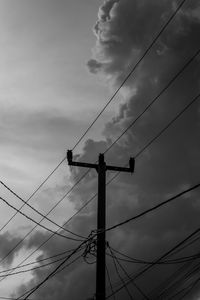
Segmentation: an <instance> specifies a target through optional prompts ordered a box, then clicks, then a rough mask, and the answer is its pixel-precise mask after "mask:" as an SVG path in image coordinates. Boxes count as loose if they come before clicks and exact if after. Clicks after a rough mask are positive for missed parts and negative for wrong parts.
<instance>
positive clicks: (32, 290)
mask: <svg viewBox="0 0 200 300" xmlns="http://www.w3.org/2000/svg"><path fill="white" fill-rule="evenodd" d="M85 243H86V241H84V242H82V243H81V244H79V246H78V247H77V248H76V249H75V250H74V251H73V252H72V253H71V254H69V255H68V256H67V257H66V258H65V259H64V261H62V262H61V263H60V264H59V265H58V266H57V267H56V268H55V269H54V270H53V271H51V272H50V273H49V275H47V276H46V277H45V278H44V279H43V280H42V281H41V282H40V283H39V284H37V285H36V286H35V287H34V288H32V289H31V290H30V291H29V292H28V294H27V292H26V296H25V298H24V300H27V299H28V297H29V296H31V295H32V294H33V293H34V292H35V291H36V290H38V289H39V288H40V286H42V285H43V284H44V283H45V282H46V281H48V280H49V279H50V278H51V277H52V276H54V275H55V274H56V272H57V271H59V269H60V268H61V267H62V266H63V265H64V264H65V263H66V262H67V261H68V260H69V259H70V258H71V257H72V256H73V255H74V254H76V253H77V252H78V251H79V250H80V249H81V248H82V246H83V245H84V244H85ZM72 262H74V261H72ZM69 265H71V263H69V264H68V265H67V266H69ZM65 267H66V266H64V267H63V268H65ZM22 297H24V295H21V296H20V297H18V298H17V299H16V300H20V299H21V298H22Z"/></svg>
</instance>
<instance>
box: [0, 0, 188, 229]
mask: <svg viewBox="0 0 200 300" xmlns="http://www.w3.org/2000/svg"><path fill="white" fill-rule="evenodd" d="M185 2H186V0H182V1H181V2H180V4H179V5H178V6H177V8H176V9H175V10H174V12H173V13H172V15H171V16H170V17H169V19H168V20H167V21H166V23H165V24H164V25H163V26H162V28H161V29H160V31H159V32H158V34H157V35H155V37H154V39H153V40H152V42H151V43H150V45H149V46H148V47H147V49H146V50H145V51H144V53H143V54H142V56H141V57H140V58H139V60H138V61H137V63H136V64H135V65H134V67H133V68H132V69H131V71H130V72H129V74H128V75H127V76H126V77H125V79H124V80H123V81H122V83H121V84H120V86H119V87H118V89H117V90H116V91H115V93H114V94H113V96H112V97H111V98H110V99H109V100H108V101H107V103H106V105H105V106H104V107H103V109H102V110H101V111H100V112H99V114H98V115H97V117H96V118H95V119H94V121H93V122H92V123H91V124H90V125H89V127H88V128H87V129H86V131H85V132H84V134H83V135H82V136H81V137H80V138H79V140H78V141H77V142H76V144H75V145H74V147H73V148H72V150H74V149H75V148H76V147H77V146H78V144H79V143H80V142H81V141H82V140H83V138H84V137H85V135H86V134H87V133H88V131H89V130H90V129H91V128H92V126H93V125H94V124H95V123H96V121H97V120H98V118H99V117H100V116H101V114H102V113H103V112H104V111H105V109H106V108H107V107H108V105H109V104H110V103H111V102H112V100H113V99H114V98H115V96H116V95H117V94H118V92H119V91H120V89H121V88H122V87H123V85H124V84H125V83H126V81H127V80H128V79H129V78H130V76H131V75H132V74H133V73H134V71H135V70H136V68H137V67H138V66H139V64H140V63H141V62H142V61H143V59H144V58H145V56H146V55H147V54H148V52H149V51H150V49H151V48H152V47H153V45H154V44H155V43H156V41H157V40H158V39H159V37H160V36H161V34H162V33H163V32H164V31H165V29H166V28H167V27H168V26H169V24H170V23H171V22H172V21H173V19H174V18H175V16H176V15H177V13H178V12H179V11H180V9H181V8H182V6H183V5H184V3H185ZM65 159H66V158H65V157H64V158H63V159H62V160H61V161H60V162H59V163H58V165H57V166H56V167H55V168H54V169H53V170H52V172H51V173H50V174H49V175H48V176H47V177H46V178H45V180H44V181H43V182H42V183H41V184H40V185H39V186H38V188H37V189H36V190H35V191H34V192H33V193H32V194H31V195H30V197H29V198H28V199H27V200H26V203H28V202H29V201H30V200H31V199H32V198H33V196H34V195H35V194H36V193H37V192H38V191H39V190H40V188H41V187H42V186H43V185H44V184H45V183H46V182H47V181H48V179H49V178H50V177H51V176H52V175H53V174H54V173H55V171H56V170H57V169H58V168H59V167H60V165H61V164H62V163H63V162H64V161H65ZM24 205H25V203H24V204H23V205H22V206H21V208H20V210H21V209H22V208H23V206H24ZM16 215H17V212H16V213H15V214H14V215H13V216H12V217H11V218H10V219H9V220H8V221H7V222H6V223H5V224H4V225H3V227H2V228H1V229H0V232H1V230H3V229H4V228H5V227H6V226H7V225H8V224H9V223H10V222H11V221H12V219H13V218H14V217H15V216H16Z"/></svg>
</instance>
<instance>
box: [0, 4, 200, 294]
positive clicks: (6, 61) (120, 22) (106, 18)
mask: <svg viewBox="0 0 200 300" xmlns="http://www.w3.org/2000/svg"><path fill="white" fill-rule="evenodd" d="M179 3H180V1H175V0H174V1H172V0H151V1H148V0H142V1H141V0H106V1H104V2H103V1H100V0H98V1H97V0H85V1H80V0H79V1H78V0H73V1H72V0H65V1H64V0H58V1H53V0H40V1H39V0H35V1H34V0H29V1H26V0H17V1H14V0H0V36H1V52H0V64H1V68H0V70H1V71H0V78H1V80H0V101H1V110H0V116H1V118H0V140H1V144H0V147H1V157H0V170H1V179H0V180H1V181H2V182H3V183H5V184H6V185H7V186H8V187H9V188H10V189H12V190H13V191H14V192H15V193H17V194H18V195H19V196H20V197H22V198H23V199H24V200H27V199H29V197H30V196H31V195H32V193H33V192H34V191H35V190H36V189H37V187H38V186H39V185H40V184H41V183H42V182H43V180H44V179H45V178H46V177H47V176H48V175H49V174H50V172H51V171H52V170H53V169H54V168H55V167H56V165H57V164H58V163H59V162H60V161H61V160H62V159H63V158H64V157H65V155H66V150H67V149H72V148H73V147H74V146H75V145H76V143H77V141H78V140H79V138H80V137H81V136H82V134H83V133H84V132H85V130H86V129H87V128H88V126H89V125H90V124H91V122H92V121H93V120H94V118H95V117H96V116H97V115H98V113H99V112H100V110H101V109H102V108H103V107H104V105H105V104H106V103H107V101H108V100H109V99H110V97H112V95H113V94H114V92H115V91H116V90H117V89H118V87H119V86H120V85H121V83H122V82H123V80H124V78H126V76H127V75H128V74H129V72H130V71H131V70H132V68H133V66H134V65H135V64H136V63H137V61H138V59H140V57H141V56H142V54H143V53H144V52H145V50H146V49H147V47H148V46H149V45H150V44H151V42H152V40H153V39H154V37H155V36H156V34H157V33H158V32H159V30H160V29H161V28H162V26H163V24H165V23H166V22H167V20H168V19H169V17H170V16H171V15H172V13H173V12H174V11H175V9H176V8H177V5H178V4H179ZM199 35H200V5H199V2H198V1H197V0H186V1H185V3H184V5H183V6H182V7H181V9H180V10H179V12H178V13H177V15H176V16H175V18H174V19H173V20H172V22H170V24H169V25H168V26H167V28H166V29H165V30H164V31H163V33H162V34H161V36H160V38H159V39H158V40H157V41H156V43H155V44H154V45H153V46H152V47H151V49H150V51H149V52H148V53H147V54H146V55H145V57H144V59H142V61H141V63H140V64H139V65H138V67H137V68H136V69H135V71H134V72H133V74H132V75H131V76H130V77H129V79H128V80H127V81H126V82H125V84H124V85H123V87H122V88H121V89H120V91H119V92H118V94H117V95H116V97H115V98H114V99H113V101H112V102H111V104H110V105H109V106H108V107H107V108H106V110H105V111H104V113H103V114H102V115H101V116H100V118H99V119H98V121H97V122H95V124H94V126H93V127H92V128H91V129H90V130H89V131H88V133H87V135H86V136H85V137H84V139H83V140H81V142H80V143H79V144H78V145H77V147H75V149H74V159H75V160H79V161H83V162H91V163H94V162H95V161H96V160H97V159H98V155H99V153H103V152H104V151H106V150H107V149H108V148H109V150H108V151H107V152H106V154H105V160H106V163H108V164H113V165H117V166H124V165H126V164H127V163H128V161H129V158H130V157H136V164H135V172H134V174H133V175H130V174H126V173H121V174H120V175H119V176H117V177H116V179H114V180H113V181H112V182H111V183H110V184H109V185H108V186H107V200H106V201H107V202H106V205H107V214H106V216H107V220H106V223H107V227H110V226H112V225H114V224H117V223H119V222H122V221H124V220H126V219H128V218H131V217H133V216H134V215H136V214H138V213H140V212H142V211H145V210H146V209H148V208H150V207H152V206H154V205H156V204H158V203H161V202H162V201H164V200H166V199H168V198H170V197H172V196H173V195H176V194H177V193H179V192H181V191H183V190H185V189H187V188H189V187H191V186H193V185H195V184H197V183H199V171H200V159H199V158H200V155H199V153H200V135H199V132H200V105H199V98H198V99H197V101H196V102H194V103H193V105H191V106H190V107H189V108H188V109H187V110H186V111H185V112H184V114H183V115H181V116H180V117H179V118H178V119H177V120H176V122H174V123H173V124H172V125H171V126H170V127H169V128H168V129H167V130H166V131H165V132H164V133H163V134H162V135H161V136H160V137H159V138H158V139H157V140H155V141H154V142H153V143H152V144H151V145H150V146H149V147H147V149H145V150H144V151H142V152H141V153H140V150H141V149H143V147H145V145H147V144H148V143H149V141H151V140H152V139H153V138H154V137H155V136H156V135H157V134H158V133H159V132H160V131H161V130H162V129H163V128H164V127H165V126H166V125H167V124H168V123H169V122H170V121H171V120H172V119H173V118H175V117H176V115H177V114H178V113H179V112H180V111H181V110H183V109H184V107H185V106H186V105H187V104H188V103H189V102H190V101H191V100H192V99H193V98H194V97H196V96H197V95H198V93H199V85H200V79H199V78H200V76H199V75H200V68H199V63H200V57H199V56H198V55H197V56H196V57H195V58H194V59H193V60H191V62H190V63H189V64H188V66H187V67H185V69H184V70H183V71H182V72H181V73H180V75H179V76H178V77H177V78H176V79H175V80H174V82H172V83H171V84H170V86H169V87H168V88H167V90H166V91H164V92H163V93H162V95H161V96H160V97H159V98H158V99H157V100H156V101H155V103H154V104H153V105H152V106H151V107H150V108H149V109H148V110H147V111H146V112H145V113H144V114H143V115H142V117H141V118H139V119H138V121H137V122H135V123H134V124H133V126H132V127H130V124H131V123H133V122H134V120H135V119H136V118H137V116H138V115H140V114H141V112H142V111H143V110H144V109H145V108H146V107H147V105H148V104H149V103H150V102H151V101H152V99H154V98H155V97H156V96H157V95H158V94H159V93H160V91H161V90H162V89H163V88H164V87H165V86H167V85H168V83H169V82H170V80H171V79H172V78H173V77H174V76H175V75H176V74H177V73H178V72H179V71H180V70H181V68H182V67H183V66H184V65H185V64H186V63H187V62H188V61H189V60H190V59H191V57H193V56H194V54H195V53H196V52H197V51H198V50H199V47H200V44H199ZM128 127H130V128H129V130H128V131H127V132H126V134H124V135H123V136H122V137H120V135H121V134H122V133H123V132H124V131H125V130H126V128H128ZM118 137H120V139H119V141H118V142H117V143H114V145H113V146H112V143H113V142H115V140H116V139H118ZM111 146H112V147H111ZM110 147H111V148H110ZM84 172H85V169H82V168H77V167H70V168H69V167H68V166H67V162H66V161H64V162H63V164H62V165H61V166H60V167H59V168H58V170H56V172H54V174H53V175H52V176H51V178H50V179H49V180H48V181H47V182H46V183H45V184H44V185H43V186H42V187H41V188H40V189H39V191H38V192H37V193H36V194H34V195H33V196H31V199H30V202H29V203H30V204H31V205H32V206H33V207H34V208H35V209H37V210H38V211H39V212H40V213H42V214H46V213H48V212H49V211H50V209H51V208H52V207H54V205H57V204H56V203H57V202H58V201H60V199H62V198H63V197H64V195H65V194H67V196H66V197H64V198H63V199H62V201H61V202H60V203H59V205H58V206H57V207H56V208H55V209H54V210H53V211H52V212H51V213H49V215H48V217H49V218H50V219H52V220H53V221H54V222H56V223H57V224H59V225H60V226H64V227H65V229H69V230H71V231H73V232H75V233H77V234H78V235H81V236H84V237H87V236H88V235H89V234H90V233H91V232H92V230H95V229H96V211H97V207H96V203H97V200H96V198H95V199H93V201H91V203H90V204H89V205H87V207H86V208H85V209H83V210H82V211H81V213H79V214H77V215H76V216H75V217H74V218H73V219H72V220H71V221H70V223H69V224H67V225H65V222H66V221H67V220H68V219H69V218H70V217H71V215H72V214H74V213H76V212H77V210H79V209H80V208H81V207H82V205H84V204H85V203H86V202H87V201H88V200H89V199H91V197H93V195H95V194H96V192H97V174H96V171H94V170H92V171H91V172H90V173H89V174H88V175H87V176H85V178H84V179H83V180H82V181H81V182H80V183H79V184H77V185H76V187H75V188H74V189H73V190H72V191H71V192H70V193H68V191H69V190H70V188H71V187H73V185H74V184H76V182H77V180H78V179H79V178H81V176H82V175H83V174H84ZM114 175H116V174H115V173H113V172H109V171H108V172H107V180H110V179H111V178H112V176H114ZM199 194H200V191H199V189H195V190H194V191H192V192H190V193H187V194H185V195H184V196H182V197H180V198H178V199H176V201H174V202H173V203H169V204H168V205H166V206H164V207H162V208H160V209H158V210H156V211H154V212H152V213H149V214H148V215H146V216H144V217H142V218H139V219H138V220H136V221H132V222H129V223H127V224H126V225H123V226H120V227H118V228H116V229H114V230H111V231H110V232H108V233H107V237H106V239H107V241H108V242H109V245H110V247H111V249H112V248H113V249H115V250H117V251H120V252H122V253H124V254H126V255H128V256H130V257H132V258H135V259H138V260H143V261H152V260H154V259H156V258H158V257H159V256H161V255H163V253H165V252H167V251H168V250H169V249H170V248H172V247H173V246H174V245H176V244H177V243H179V242H180V241H182V240H183V239H184V238H186V237H187V236H188V235H189V234H191V233H192V232H194V231H195V230H196V229H197V228H198V227H199V214H200V203H199ZM1 197H2V198H3V199H6V201H7V202H8V203H9V204H11V205H13V206H14V207H15V208H20V206H21V205H22V202H21V201H20V200H19V199H17V198H16V197H15V196H14V195H13V194H12V193H11V192H10V191H8V189H6V188H5V186H3V185H2V184H1ZM22 212H23V213H24V214H26V215H28V216H29V218H32V219H33V220H35V221H36V222H39V221H40V220H41V215H39V214H38V213H37V212H35V211H33V210H32V209H31V208H30V207H27V206H24V207H23V208H22ZM14 213H15V211H14V209H13V208H11V207H8V205H6V204H5V202H4V203H3V202H2V203H1V210H0V217H1V218H0V228H1V229H0V230H1V231H0V241H1V247H0V264H1V270H0V271H2V270H7V269H9V268H11V267H15V266H17V265H18V264H20V263H22V261H24V262H23V263H27V262H28V263H30V262H37V264H36V265H37V266H39V267H40V266H42V264H43V262H41V261H39V260H41V259H43V258H47V257H51V256H53V255H57V254H59V253H61V252H64V251H67V250H69V249H74V248H76V247H77V246H78V245H79V244H80V242H78V241H73V240H67V239H64V238H63V237H62V236H54V237H53V238H52V239H50V240H49V241H48V242H47V243H46V244H44V245H43V246H41V244H42V243H43V242H44V241H45V240H47V239H48V238H49V236H50V233H49V232H48V231H47V230H45V229H44V228H43V229H42V228H39V226H38V227H37V228H36V229H34V230H33V232H31V234H30V235H28V236H26V235H27V233H28V232H29V231H31V230H32V228H33V227H34V225H35V224H34V223H33V221H31V220H30V219H27V218H25V217H24V216H23V215H20V213H18V214H17V215H16V216H15V217H13V219H12V220H11V221H10V222H9V224H8V225H6V226H5V227H3V226H4V224H5V223H6V222H7V221H8V220H9V219H10V218H11V217H12V216H13V214H14ZM41 224H43V225H44V226H46V227H48V228H49V229H50V230H53V231H55V230H57V228H58V227H56V226H55V224H54V225H53V224H52V223H50V222H49V221H47V220H46V221H45V220H44V221H42V222H41ZM63 224H64V225H63ZM60 234H62V235H65V234H66V232H65V230H64V229H63V230H61V231H60ZM70 236H71V237H74V236H72V235H70ZM25 237H26V238H25ZM22 239H23V242H21V240H22ZM16 245H18V246H16ZM13 247H16V248H15V249H14V250H13V251H12V252H11V253H10V254H9V256H8V257H6V258H5V256H6V255H7V253H9V252H10V251H11V250H12V249H13ZM38 247H41V248H40V249H39V250H37V248H38ZM109 249H110V248H109V247H108V249H107V253H108V255H107V269H108V273H109V274H110V280H111V282H112V284H113V288H114V290H115V289H117V288H118V287H119V286H120V280H119V277H118V273H117V271H116V270H115V264H114V261H113V260H112V258H111V257H110V256H109V253H110V255H112V252H109V251H110V250H109ZM198 249H199V240H197V241H196V242H195V243H193V244H191V245H189V246H188V247H187V248H185V249H183V250H182V251H181V252H179V253H177V254H175V255H174V256H172V258H173V259H177V258H182V257H186V256H191V255H194V254H196V253H198ZM36 250H37V251H36ZM33 252H34V253H33ZM32 253H33V255H32V256H31V254H32ZM28 256H30V257H28ZM117 256H118V257H120V256H119V254H117ZM27 257H28V258H27ZM76 257H77V261H75V262H74V263H72V265H70V266H66V268H65V269H64V270H63V271H62V272H60V273H58V274H56V275H55V276H54V277H52V278H50V279H49V280H48V281H47V282H45V283H44V285H42V286H41V287H40V288H39V289H38V290H37V291H35V293H34V294H33V295H31V296H30V298H31V299H39V300H40V299H45V300H53V299H61V300H62V299H63V300H64V299H71V300H75V299H76V300H79V299H85V300H88V299H93V297H94V294H95V261H94V257H93V256H92V255H89V254H88V255H87V256H86V257H84V255H82V256H80V258H78V256H76V255H75V256H74V258H76ZM26 258H27V260H25V259H26ZM3 259H4V260H3ZM49 261H53V258H50V259H49V260H48V262H49ZM69 262H70V261H69ZM120 263H121V264H122V266H123V267H124V268H125V270H126V272H128V274H130V275H131V276H134V275H135V274H137V272H138V270H140V269H141V265H140V264H136V263H134V264H133V263H130V262H129V263H128V262H124V261H120ZM197 263H198V260H197V261H192V262H191V264H189V263H188V265H187V266H186V265H185V264H184V263H182V264H180V263H179V264H171V265H160V266H155V267H154V268H152V270H151V271H149V272H146V273H145V274H144V275H143V276H141V277H140V278H138V279H137V280H135V284H136V285H137V286H138V287H139V289H137V288H136V287H135V285H132V284H129V285H128V290H127V289H122V290H121V291H119V292H118V293H116V298H115V299H118V300H121V299H131V296H130V294H131V295H132V297H133V298H134V299H139V300H140V299H144V295H142V294H141V292H140V291H139V290H142V291H143V293H144V294H145V295H146V296H148V297H149V299H172V298H171V297H172V296H173V295H174V294H175V293H176V292H177V290H181V289H184V288H185V287H187V286H188V285H189V284H192V283H193V282H195V280H197V284H196V285H195V286H194V288H193V289H192V290H191V292H190V293H189V294H188V295H186V296H185V298H184V299H194V300H195V299H200V284H199V282H198V275H199V274H198V272H197V273H194V274H193V275H192V276H191V277H190V278H189V279H188V278H186V277H185V278H184V280H182V281H180V282H177V284H176V285H175V286H171V287H170V289H169V290H167V291H165V293H166V294H163V295H162V294H161V296H160V297H159V296H158V295H159V293H161V292H162V285H163V284H164V286H165V287H166V282H165V280H166V279H167V278H168V277H169V276H170V275H172V274H173V273H174V272H175V271H176V270H178V268H180V266H184V267H185V268H186V269H185V270H186V271H187V270H189V268H194V267H195V266H196V265H195V264H197ZM31 266H32V265H31ZM34 266H35V265H34ZM55 266H56V264H54V265H53V266H49V267H44V268H38V269H35V270H32V272H28V273H22V274H16V275H13V276H7V278H6V279H4V280H2V281H0V297H11V298H13V299H17V297H19V296H21V295H23V294H24V293H25V292H26V291H28V290H30V289H31V288H33V287H34V286H36V285H37V284H39V283H40V282H41V281H42V280H43V279H44V278H45V277H46V276H47V275H48V274H49V273H50V272H51V271H52V270H53V269H54V268H55ZM27 268H28V267H27ZM29 268H30V266H29ZM118 268H120V265H118ZM187 268H188V269H187ZM120 274H121V277H123V278H126V274H125V273H123V270H122V269H120ZM108 284H109V281H108ZM159 286H160V289H159V288H158V287H159ZM106 293H107V295H110V294H111V293H112V290H111V288H110V287H109V286H108V287H107V290H106ZM167 293H168V294H167ZM179 296H180V294H177V295H176V296H173V299H180V298H178V297H179ZM110 299H112V297H111V298H110ZM113 299H114V298H113Z"/></svg>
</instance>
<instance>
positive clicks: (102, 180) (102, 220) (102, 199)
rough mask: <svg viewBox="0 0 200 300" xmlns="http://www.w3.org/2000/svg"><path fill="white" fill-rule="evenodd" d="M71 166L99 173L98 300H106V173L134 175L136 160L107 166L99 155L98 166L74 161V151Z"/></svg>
mask: <svg viewBox="0 0 200 300" xmlns="http://www.w3.org/2000/svg"><path fill="white" fill-rule="evenodd" d="M67 161H68V165H69V166H76V167H84V168H92V169H96V171H97V173H98V205H97V206H98V207H97V230H98V233H99V234H98V235H97V263H96V300H105V299H106V291H105V290H106V289H105V287H106V257H105V252H106V232H105V230H106V171H107V170H108V171H117V172H128V173H133V172H134V168H135V159H134V158H133V157H131V158H130V160H129V167H115V166H107V165H106V162H105V161H104V154H102V153H101V154H99V160H98V163H97V164H90V163H85V162H76V161H73V153H72V150H68V151H67Z"/></svg>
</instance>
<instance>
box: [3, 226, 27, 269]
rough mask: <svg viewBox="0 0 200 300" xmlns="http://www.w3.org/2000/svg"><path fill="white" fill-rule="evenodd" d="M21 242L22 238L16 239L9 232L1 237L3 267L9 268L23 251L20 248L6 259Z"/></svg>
mask: <svg viewBox="0 0 200 300" xmlns="http://www.w3.org/2000/svg"><path fill="white" fill-rule="evenodd" d="M20 240H21V238H20V237H17V236H16V237H15V236H13V235H11V234H9V233H8V232H5V233H3V234H1V235H0V245H1V247H0V260H2V262H1V264H2V265H3V266H6V267H8V266H9V265H10V264H11V263H12V262H13V259H14V257H15V256H16V255H17V254H18V252H19V251H20V250H21V248H22V247H18V248H17V249H16V251H13V252H12V253H11V254H10V255H9V256H8V257H6V256H7V254H8V252H9V251H10V249H12V248H13V247H14V246H15V245H16V244H17V243H18V242H19V241H20Z"/></svg>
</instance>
